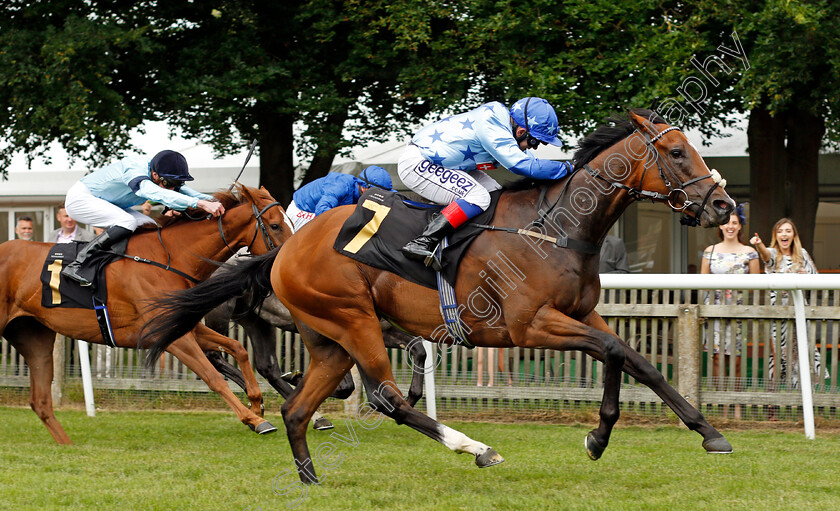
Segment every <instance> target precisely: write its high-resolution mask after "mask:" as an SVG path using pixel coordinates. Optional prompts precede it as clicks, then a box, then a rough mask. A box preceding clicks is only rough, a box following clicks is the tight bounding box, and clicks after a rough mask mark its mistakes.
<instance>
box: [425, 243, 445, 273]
mask: <svg viewBox="0 0 840 511" xmlns="http://www.w3.org/2000/svg"><path fill="white" fill-rule="evenodd" d="M442 243H443V240H441V241H439V242H438V243H437V244H436V245H435V248H433V249H432V255H428V256H426V258H425V259H424V260H423V264H425V265H426V266H427V267H429V268H431V269H433V270H435V271H437V272H439V271H441V270H443V264H441V262H440V258H439V257H438V255H437V254H438V249H440V245H441V244H442Z"/></svg>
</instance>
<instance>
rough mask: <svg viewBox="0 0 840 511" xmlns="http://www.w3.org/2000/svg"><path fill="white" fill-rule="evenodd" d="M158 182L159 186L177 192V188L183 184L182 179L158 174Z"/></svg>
mask: <svg viewBox="0 0 840 511" xmlns="http://www.w3.org/2000/svg"><path fill="white" fill-rule="evenodd" d="M158 184H160V186H162V187H164V188H171V189H172V191H175V192H177V191H178V190H180V189H181V187H182V186H184V182H183V181H179V180H178V179H172V178H171V177H163V176H160V181H158Z"/></svg>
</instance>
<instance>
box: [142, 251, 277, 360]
mask: <svg viewBox="0 0 840 511" xmlns="http://www.w3.org/2000/svg"><path fill="white" fill-rule="evenodd" d="M279 250H280V247H278V248H276V249H274V250H272V251H270V252H267V253H265V254H263V255H259V256H253V257H248V258H242V260H241V261H242V262H239V263H237V264H236V265H227V266H226V270H227V271H223V272H216V273H214V274H213V275H212V276H211V277H210V278H209V279H207V280H205V281H204V282H202V283H200V284H198V285H197V286H195V287H192V288H190V289H184V290H183V291H174V292H170V293H165V294H163V296H162V298H157V299H155V300H151V301H150V304H149V308H150V309H151V310H153V311H155V317H154V319H152V320H151V321H149V322H148V323H146V324H145V325H143V328H142V329H141V330H140V338H139V339H138V341H137V347H138V348H140V347H143V346H144V345H146V344H147V343H148V342H152V345H151V347H150V348H149V353H148V354H147V355H146V366H147V367H149V368H152V367H154V366H155V364H156V363H157V360H158V359H159V358H160V355H161V354H163V352H164V351H165V350H166V348H167V347H169V345H170V344H172V343H173V342H175V340H176V339H178V338H179V337H181V336H183V335H186V334H187V333H188V332H189V331H190V330H192V329H193V328H195V326H196V325H197V324H198V322H199V321H201V318H203V317H204V316H205V315H207V313H209V312H210V311H212V310H213V309H214V308H216V307H218V306H219V305H221V304H222V303H224V302H226V301H227V300H229V299H230V298H233V297H236V296H240V295H243V294H245V295H246V298H247V303H248V304H249V305H250V306H251V307H253V308H256V307H257V306H258V305H259V304H260V303H261V302H262V300H264V299H265V298H266V297H267V296H268V295H269V294H270V293H271V279H270V274H271V266H272V265H273V264H274V259H275V258H276V257H277V252H278V251H279Z"/></svg>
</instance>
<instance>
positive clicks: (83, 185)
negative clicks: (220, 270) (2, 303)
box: [61, 150, 225, 286]
mask: <svg viewBox="0 0 840 511" xmlns="http://www.w3.org/2000/svg"><path fill="white" fill-rule="evenodd" d="M192 180H193V178H192V176H190V173H189V167H188V166H187V160H186V158H184V156H183V155H182V154H181V153H178V152H175V151H169V150H166V151H161V152H159V153H158V154H156V155H155V157H154V158H152V159H151V161H150V160H149V159H148V158H144V157H129V158H125V159H122V160H120V161H118V162H116V163H113V164H111V165H108V166H107V167H102V168H101V169H99V170H96V171H94V172H93V173H91V174H88V175H86V176H85V177H83V178H82V179H81V180H79V181H78V182H77V183H76V184H74V185H73V186H71V187H70V190H68V191H67V198H66V199H65V201H64V205H65V211H67V214H68V215H70V217H71V218H72V219H73V220H76V221H77V222H81V223H84V224H89V225H93V226H96V227H107V229H106V230H105V231H103V232H102V233H101V234H99V235H98V236H97V237H95V238H94V239H93V241H91V242H90V243H88V244H87V245H85V246H84V247H83V248H82V249H81V250H79V252H78V254H77V255H76V260H75V261H73V262H71V263H70V264H68V265H67V266H65V267H64V269H63V270H61V274H62V275H64V276H65V277H67V278H69V279H72V280H75V281H76V282H78V283H79V284H81V285H83V286H89V285H90V282H88V281H87V280H86V279H85V278H84V277H82V276H81V275H78V273H77V272H78V271H79V269H81V267H82V263H84V262H85V261H87V259H88V258H90V256H91V255H92V254H94V253H95V252H97V251H101V250H108V249H109V248H111V247H112V246H113V245H114V244H115V243H117V242H118V241H121V240H124V239H125V238H128V237H129V236H130V235H131V233H132V232H134V231H135V230H136V229H137V227H139V226H140V225H142V224H145V223H152V224H154V223H155V221H154V220H152V219H151V218H149V217H148V216H146V215H144V214H142V213H139V212H137V211H134V210H133V209H131V207H132V206H137V205H139V204H142V203H144V202H146V201H147V200H150V201H154V202H159V203H161V204H163V205H164V206H167V207H169V208H170V209H173V210H175V211H183V210H185V209H187V208H198V209H201V210H204V211H206V212H207V213H210V214H211V215H213V216H219V215H221V214H223V213H224V212H225V208H224V206H222V204H221V203H219V202H214V199H213V197H211V196H210V195H206V194H203V193H199V192H197V191H195V190H193V189H191V188H189V187H187V186H184V182H185V181H192Z"/></svg>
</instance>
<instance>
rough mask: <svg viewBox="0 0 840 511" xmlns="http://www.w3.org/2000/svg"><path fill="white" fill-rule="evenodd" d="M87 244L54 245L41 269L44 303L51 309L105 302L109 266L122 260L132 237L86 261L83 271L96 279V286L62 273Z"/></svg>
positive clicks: (106, 298)
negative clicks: (77, 280) (106, 276)
mask: <svg viewBox="0 0 840 511" xmlns="http://www.w3.org/2000/svg"><path fill="white" fill-rule="evenodd" d="M85 244H86V243H83V242H78V241H74V242H72V243H58V244H55V245H53V246H52V247H50V251H49V252H48V253H47V258H46V260H45V261H44V265H43V268H42V269H41V284H42V293H41V305H42V306H43V307H47V308H54V307H71V308H77V309H93V308H94V306H93V302H92V298H94V297H95V298H96V299H97V301H99V302H101V303H105V302H106V301H107V300H108V289H107V286H106V285H105V267H106V266H108V264H110V263H111V262H113V261H115V260H117V259H121V258H122V257H123V254H125V249H126V247H127V246H128V240H122V241H120V242H119V243H116V244H115V245H114V246H112V247H111V248H110V249H109V250H106V251H100V252H97V253H95V254H93V255H91V257H90V258H89V259H88V260H87V261H86V262H85V264H84V265H83V266H82V269H81V270H80V273H81V274H82V276H83V277H85V278H87V279H88V280H90V281H91V282H93V285H92V286H89V287H82V286H80V285H78V284H77V283H76V282H74V281H72V280H70V279H68V278H66V277H64V276H62V275H61V269H62V268H64V265H65V264H69V263H70V262H71V261H73V260H75V259H76V253H77V252H78V251H79V249H80V248H81V247H82V246H84V245H85Z"/></svg>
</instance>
